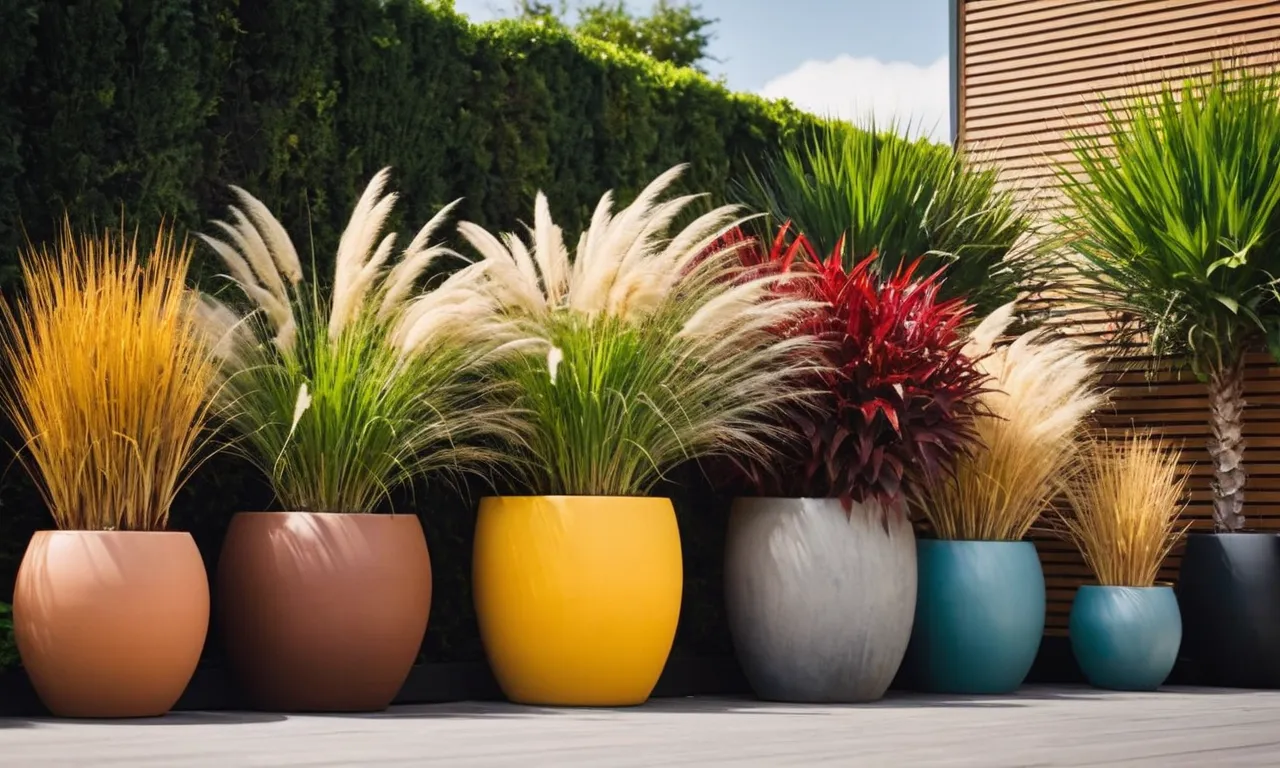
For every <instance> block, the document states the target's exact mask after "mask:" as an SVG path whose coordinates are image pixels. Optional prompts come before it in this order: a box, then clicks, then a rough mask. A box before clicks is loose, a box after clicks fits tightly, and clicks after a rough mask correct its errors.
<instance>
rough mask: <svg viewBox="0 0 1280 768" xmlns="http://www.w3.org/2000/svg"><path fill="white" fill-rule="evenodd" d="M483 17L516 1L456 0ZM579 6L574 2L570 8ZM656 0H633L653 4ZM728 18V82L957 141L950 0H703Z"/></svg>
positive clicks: (722, 26) (714, 49)
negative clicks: (952, 124)
mask: <svg viewBox="0 0 1280 768" xmlns="http://www.w3.org/2000/svg"><path fill="white" fill-rule="evenodd" d="M455 4H456V6H457V8H458V10H459V11H461V12H463V13H465V14H467V15H468V16H471V17H472V18H473V19H476V20H478V21H479V20H486V19H492V18H495V17H497V16H500V15H506V14H509V13H510V9H511V8H512V6H513V3H512V2H511V0H455ZM577 4H578V3H575V2H570V3H569V5H570V7H571V8H572V7H574V6H576V5H577ZM651 4H652V3H651V0H631V2H629V5H630V6H631V7H632V8H633V9H636V10H640V11H647V10H648V8H649V7H650V6H651ZM701 5H702V10H703V13H704V14H705V15H707V16H710V17H712V18H717V19H719V23H717V24H716V26H715V35H716V37H715V40H714V41H713V42H712V46H711V53H712V55H713V56H714V57H715V58H717V59H720V60H721V61H720V62H719V63H715V62H713V63H711V64H710V65H709V66H708V69H709V70H710V72H711V74H713V75H716V76H722V77H724V79H725V81H726V83H727V84H728V85H729V87H731V88H733V89H735V90H739V91H752V92H756V93H761V94H763V95H765V96H769V97H776V98H789V99H791V100H792V101H793V102H795V103H796V104H797V105H799V106H801V107H803V108H805V109H808V110H810V111H813V112H818V113H822V114H832V115H837V116H840V117H844V118H847V119H852V120H865V119H866V118H867V117H868V116H874V117H875V119H876V120H877V121H888V120H898V121H900V122H903V121H910V122H912V123H913V124H914V125H915V126H916V128H917V131H918V132H923V133H928V134H930V135H932V136H934V137H936V138H939V139H947V138H949V135H950V134H949V130H950V129H949V125H948V117H949V115H948V111H949V107H948V104H949V102H948V99H949V95H948V82H949V75H948V65H947V46H948V40H947V0H701ZM571 14H572V12H571Z"/></svg>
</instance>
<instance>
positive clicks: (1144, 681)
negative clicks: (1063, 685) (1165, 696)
mask: <svg viewBox="0 0 1280 768" xmlns="http://www.w3.org/2000/svg"><path fill="white" fill-rule="evenodd" d="M1070 630H1071V650H1072V651H1073V652H1074V653H1075V656H1076V662H1077V663H1079V665H1080V671H1081V672H1083V673H1084V676H1085V678H1087V679H1088V680H1089V682H1090V683H1092V684H1093V685H1095V686H1097V687H1099V688H1109V689H1111V690H1114V691H1154V690H1155V689H1157V688H1159V687H1160V685H1161V684H1162V683H1164V681H1165V680H1166V679H1167V678H1168V677H1169V673H1170V672H1172V671H1173V664H1174V662H1175V661H1177V660H1178V647H1179V646H1180V645H1182V614H1181V613H1179V612H1178V599H1177V598H1176V597H1175V596H1174V594H1173V588H1172V587H1097V586H1087V587H1081V588H1080V591H1079V592H1077V593H1076V599H1075V602H1073V603H1072V604H1071V621H1070Z"/></svg>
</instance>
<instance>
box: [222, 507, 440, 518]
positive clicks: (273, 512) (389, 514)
mask: <svg viewBox="0 0 1280 768" xmlns="http://www.w3.org/2000/svg"><path fill="white" fill-rule="evenodd" d="M234 515H309V516H313V517H417V516H418V515H417V513H414V512H308V511H306V510H301V509H270V510H241V511H239V512H235V513H234Z"/></svg>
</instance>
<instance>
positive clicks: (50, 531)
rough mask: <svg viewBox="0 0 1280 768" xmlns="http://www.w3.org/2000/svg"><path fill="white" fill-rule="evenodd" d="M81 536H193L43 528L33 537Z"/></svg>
mask: <svg viewBox="0 0 1280 768" xmlns="http://www.w3.org/2000/svg"><path fill="white" fill-rule="evenodd" d="M42 533H43V534H55V533H56V534H79V535H89V536H175V537H176V536H187V537H190V536H191V532H190V531H170V530H163V531H98V530H86V529H82V528H41V529H40V530H38V531H35V532H34V533H33V534H32V535H33V536H37V535H39V534H42Z"/></svg>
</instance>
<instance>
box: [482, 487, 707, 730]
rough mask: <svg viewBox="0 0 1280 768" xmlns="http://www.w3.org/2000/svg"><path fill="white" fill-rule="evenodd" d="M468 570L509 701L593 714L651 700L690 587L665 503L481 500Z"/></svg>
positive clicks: (577, 498) (578, 499) (484, 636)
mask: <svg viewBox="0 0 1280 768" xmlns="http://www.w3.org/2000/svg"><path fill="white" fill-rule="evenodd" d="M472 569H473V571H472V574H473V577H472V579H473V589H474V591H475V601H476V616H477V618H478V620H479V623H480V637H481V639H482V640H483V641H484V647H485V652H486V653H487V654H488V657H489V665H490V667H492V669H493V674H494V677H495V678H497V681H498V684H499V685H500V686H501V687H502V691H503V693H505V694H506V695H507V698H509V699H511V700H512V701H515V702H518V703H521V704H542V705H551V706H596V707H600V706H627V705H633V704H641V703H643V702H644V701H645V700H646V699H647V698H649V694H650V693H651V692H652V691H653V687H654V685H656V684H657V682H658V677H659V676H660V675H661V674H662V669H663V667H664V666H665V665H666V662H667V656H668V654H670V653H671V643H672V641H674V640H675V634H676V622H677V621H678V620H679V618H680V597H681V592H682V589H683V584H684V572H683V563H682V560H681V555H680V530H679V528H678V527H677V526H676V516H675V510H674V509H673V508H672V506H671V502H670V501H669V500H668V499H651V498H631V497H598V496H528V497H502V498H486V499H482V500H481V502H480V517H479V520H478V521H477V524H476V542H475V557H474V560H473V562H472Z"/></svg>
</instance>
